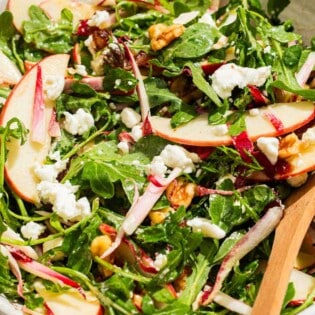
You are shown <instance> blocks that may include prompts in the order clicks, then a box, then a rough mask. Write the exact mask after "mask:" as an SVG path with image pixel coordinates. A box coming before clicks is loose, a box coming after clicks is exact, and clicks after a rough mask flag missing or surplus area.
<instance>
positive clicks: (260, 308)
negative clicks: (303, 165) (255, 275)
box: [251, 175, 315, 315]
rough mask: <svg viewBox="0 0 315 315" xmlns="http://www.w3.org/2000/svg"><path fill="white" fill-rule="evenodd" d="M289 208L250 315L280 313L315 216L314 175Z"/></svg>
mask: <svg viewBox="0 0 315 315" xmlns="http://www.w3.org/2000/svg"><path fill="white" fill-rule="evenodd" d="M286 206H287V208H286V210H285V214H284V216H283V219H282V220H281V221H280V223H279V225H278V226H277V228H276V231H275V238H274V242H273V246H272V250H271V255H270V257H269V260H268V264H267V268H266V271H265V274H264V277H263V280H262V283H261V285H260V288H259V291H258V295H257V298H256V300H255V303H254V306H253V309H252V313H251V315H279V314H280V311H281V307H282V304H283V300H284V296H285V293H286V290H287V287H288V282H289V279H290V273H291V271H292V268H293V265H294V261H295V259H296V257H297V254H298V251H299V249H300V247H301V244H302V241H303V238H304V236H305V234H306V232H307V229H308V227H309V225H310V223H311V221H312V219H313V217H314V215H315V175H312V176H311V177H310V178H309V179H308V181H307V183H306V184H305V185H304V186H303V187H301V188H300V189H298V190H296V191H295V192H293V194H292V195H291V196H290V197H289V198H288V200H287V201H286Z"/></svg>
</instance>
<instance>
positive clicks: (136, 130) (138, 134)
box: [131, 124, 143, 142]
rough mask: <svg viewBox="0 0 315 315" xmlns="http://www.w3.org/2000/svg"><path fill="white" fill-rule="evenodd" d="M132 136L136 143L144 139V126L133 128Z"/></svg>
mask: <svg viewBox="0 0 315 315" xmlns="http://www.w3.org/2000/svg"><path fill="white" fill-rule="evenodd" d="M131 136H132V138H133V140H135V141H136V142H137V141H139V140H140V139H141V138H142V137H143V132H142V125H140V124H139V125H136V126H133V127H132V129H131Z"/></svg>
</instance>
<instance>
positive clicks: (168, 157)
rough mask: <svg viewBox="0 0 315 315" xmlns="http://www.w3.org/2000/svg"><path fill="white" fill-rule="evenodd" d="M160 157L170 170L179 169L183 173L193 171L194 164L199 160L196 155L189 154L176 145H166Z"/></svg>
mask: <svg viewBox="0 0 315 315" xmlns="http://www.w3.org/2000/svg"><path fill="white" fill-rule="evenodd" d="M160 156H161V157H162V159H163V161H164V164H165V165H166V166H168V167H170V168H176V167H179V168H181V169H182V170H183V172H184V173H191V172H193V171H194V170H195V164H194V163H199V162H200V159H199V157H198V155H197V154H196V153H191V152H189V151H187V150H186V149H184V148H183V147H180V146H178V145H172V144H168V145H166V146H165V148H164V149H163V150H162V152H161V154H160Z"/></svg>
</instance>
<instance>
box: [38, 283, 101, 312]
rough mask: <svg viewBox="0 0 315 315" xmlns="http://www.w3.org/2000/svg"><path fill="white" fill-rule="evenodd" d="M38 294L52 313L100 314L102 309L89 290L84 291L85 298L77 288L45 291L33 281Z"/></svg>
mask: <svg viewBox="0 0 315 315" xmlns="http://www.w3.org/2000/svg"><path fill="white" fill-rule="evenodd" d="M35 288H36V291H37V292H38V294H39V295H40V296H41V297H42V298H43V299H44V301H45V305H46V306H47V307H48V308H49V310H51V311H52V313H53V314H54V315H65V314H71V315H81V314H89V315H102V314H103V309H102V306H101V304H100V302H99V301H98V299H97V298H96V297H95V296H94V295H93V294H91V293H90V292H85V298H84V297H83V296H82V295H81V294H80V293H79V292H78V291H77V290H73V289H70V290H67V291H66V292H62V293H60V292H51V291H47V290H46V289H45V288H44V286H43V285H41V284H40V283H35Z"/></svg>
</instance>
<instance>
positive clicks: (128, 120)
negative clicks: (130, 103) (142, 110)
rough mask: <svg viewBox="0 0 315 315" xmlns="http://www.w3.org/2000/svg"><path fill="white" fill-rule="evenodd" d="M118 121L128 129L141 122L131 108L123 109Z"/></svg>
mask: <svg viewBox="0 0 315 315" xmlns="http://www.w3.org/2000/svg"><path fill="white" fill-rule="evenodd" d="M120 119H121V121H122V122H123V124H124V125H126V126H127V127H128V128H132V127H134V126H136V125H138V124H139V123H140V121H141V115H140V114H139V113H137V112H136V111H135V110H134V109H133V108H130V107H125V108H124V109H123V110H122V111H121V113H120Z"/></svg>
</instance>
